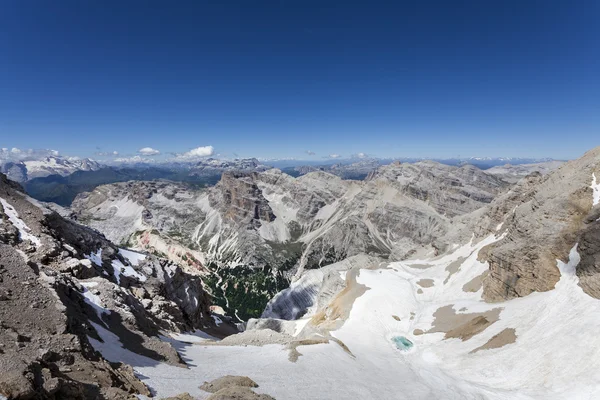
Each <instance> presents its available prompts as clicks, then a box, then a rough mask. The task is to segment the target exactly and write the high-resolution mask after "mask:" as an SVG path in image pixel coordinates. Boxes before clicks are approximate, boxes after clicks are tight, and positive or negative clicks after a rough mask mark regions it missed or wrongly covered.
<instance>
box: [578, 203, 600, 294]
mask: <svg viewBox="0 0 600 400" xmlns="http://www.w3.org/2000/svg"><path fill="white" fill-rule="evenodd" d="M590 219H591V221H589V223H588V224H587V225H586V226H585V228H584V229H582V231H581V232H580V235H579V239H578V243H579V246H578V247H577V250H579V254H580V256H581V261H580V262H579V265H578V266H577V276H578V277H579V285H580V286H581V287H582V288H583V290H584V291H585V292H586V293H587V294H589V295H590V296H593V297H595V298H597V299H600V206H596V212H595V213H593V214H592V215H591V218H590Z"/></svg>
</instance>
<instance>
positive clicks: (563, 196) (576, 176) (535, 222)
mask: <svg viewBox="0 0 600 400" xmlns="http://www.w3.org/2000/svg"><path fill="white" fill-rule="evenodd" d="M593 172H595V173H596V175H598V173H599V172H600V148H596V149H594V150H592V151H589V152H588V153H586V154H585V155H584V156H583V157H582V158H580V159H578V160H575V161H571V162H568V163H565V164H564V165H563V166H562V167H560V168H559V169H557V170H555V171H553V172H552V173H550V174H548V175H546V176H545V177H541V176H539V175H537V176H532V177H528V178H527V179H525V180H524V181H522V182H521V183H520V184H519V185H518V186H517V187H515V188H514V189H513V190H511V191H510V192H509V193H507V194H505V195H503V196H500V197H499V198H497V199H496V200H494V202H493V203H492V204H491V206H490V208H489V210H488V213H487V215H486V216H484V217H483V218H482V219H481V220H480V221H479V222H478V223H477V224H476V225H480V227H481V226H487V227H488V228H487V229H488V233H489V232H490V231H491V229H490V228H491V226H493V225H494V224H500V223H502V222H503V223H504V225H503V227H502V229H501V232H505V234H506V236H505V237H504V238H503V239H502V240H500V241H499V242H496V243H494V244H492V245H490V246H488V247H487V248H484V249H483V250H482V251H481V252H480V259H482V260H485V261H488V262H489V266H490V273H489V275H488V276H487V277H486V278H485V279H484V282H483V287H484V293H483V295H484V298H485V299H486V300H488V301H502V300H505V299H510V298H514V297H520V296H526V295H528V294H530V293H531V292H534V291H547V290H551V289H553V288H554V286H555V284H556V282H558V280H559V279H560V272H559V271H558V268H557V266H556V260H557V259H561V260H566V259H567V258H568V253H569V251H570V249H571V248H572V247H573V246H574V245H575V244H576V243H578V242H579V243H580V251H581V254H582V263H581V264H580V266H579V269H578V275H580V276H582V278H583V279H582V283H581V284H582V287H583V288H584V290H585V291H586V292H587V293H588V294H590V295H593V296H596V297H598V295H600V284H599V283H600V279H599V278H597V276H598V274H597V273H598V272H600V268H599V267H598V257H599V255H598V252H599V245H598V244H597V243H598V238H599V236H598V233H599V228H598V226H597V225H598V224H599V223H600V222H598V221H597V220H596V219H594V217H593V216H594V215H596V214H597V213H598V210H597V209H598V206H596V207H594V208H592V190H591V188H590V183H591V181H592V173H593ZM519 197H521V199H520V200H519ZM510 207H513V211H512V212H511V211H508V214H506V215H505V216H504V217H502V218H503V219H504V221H503V220H502V219H501V218H500V216H501V215H502V214H503V212H506V211H507V209H508V208H510ZM500 211H502V212H500ZM596 218H597V217H596ZM481 233H484V232H481Z"/></svg>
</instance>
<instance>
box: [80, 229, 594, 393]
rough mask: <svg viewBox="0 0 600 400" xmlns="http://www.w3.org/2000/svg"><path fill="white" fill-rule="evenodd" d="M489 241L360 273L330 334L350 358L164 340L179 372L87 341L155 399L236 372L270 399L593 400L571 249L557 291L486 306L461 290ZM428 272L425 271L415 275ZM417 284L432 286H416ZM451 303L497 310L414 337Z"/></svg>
mask: <svg viewBox="0 0 600 400" xmlns="http://www.w3.org/2000/svg"><path fill="white" fill-rule="evenodd" d="M494 240H497V238H494V237H490V238H488V239H486V240H484V241H482V242H480V243H478V244H468V245H465V246H462V247H459V248H458V249H457V250H456V251H455V252H454V253H453V254H451V255H449V256H446V257H443V258H440V259H431V260H418V261H414V262H412V263H393V264H391V265H390V267H391V268H388V269H379V270H361V271H360V275H359V276H358V277H357V282H358V283H359V284H363V285H365V286H367V287H368V288H369V289H368V290H367V291H366V292H365V293H364V294H362V295H361V296H360V297H359V298H358V299H356V300H355V302H354V304H353V307H352V310H351V312H350V315H349V318H348V320H347V321H346V322H345V324H344V325H343V326H342V328H341V329H339V330H337V331H335V332H332V333H333V335H334V336H335V337H337V338H338V339H340V340H341V341H343V342H344V344H345V345H346V346H347V347H348V348H349V350H350V351H351V352H352V355H350V354H348V353H347V352H346V351H344V350H343V349H342V348H341V347H340V346H339V345H338V344H336V343H333V342H331V343H329V344H319V345H312V346H301V347H299V348H298V350H299V351H300V353H302V356H301V357H299V359H298V360H297V362H295V363H294V362H291V361H289V360H288V351H287V350H286V349H284V347H283V346H280V345H267V346H263V347H254V346H247V347H241V346H207V345H203V344H202V341H203V340H206V339H205V338H203V337H201V336H202V335H200V337H199V339H197V340H190V338H189V337H188V338H185V337H179V338H176V339H183V341H181V340H176V339H170V340H169V341H170V342H171V343H173V345H174V347H175V348H177V349H178V351H179V352H180V353H181V355H182V357H183V359H184V360H185V361H186V362H187V363H188V364H189V368H188V369H183V368H178V367H174V366H168V365H165V364H161V363H159V362H156V361H154V360H151V359H148V358H145V357H142V356H139V355H136V354H133V353H131V352H128V351H125V350H123V349H122V348H121V346H120V343H119V342H118V338H117V337H116V336H114V335H113V334H112V333H110V332H108V331H106V330H105V329H104V328H103V327H100V326H97V329H98V331H99V333H100V335H101V337H102V338H103V339H104V340H105V343H100V342H97V341H94V340H93V339H92V344H93V345H94V346H95V347H96V348H97V349H98V350H100V351H101V352H102V354H104V356H105V357H106V358H108V359H109V360H112V361H124V362H126V363H129V364H131V365H132V366H133V367H134V369H135V371H136V373H137V374H138V376H139V377H140V378H141V379H142V380H143V381H144V383H146V384H147V385H148V386H149V387H150V388H151V389H152V390H153V391H154V392H155V394H156V395H157V396H158V397H166V396H172V395H175V394H178V393H181V392H189V393H190V394H192V395H193V396H197V397H199V398H206V397H207V396H208V393H205V392H203V391H201V390H200V389H199V388H198V386H200V385H201V384H202V383H203V382H204V381H207V380H212V379H215V378H218V377H221V376H223V375H228V374H232V375H247V376H249V377H251V378H252V379H254V380H255V381H256V382H257V383H258V384H259V385H260V387H259V388H258V391H259V392H264V393H268V394H270V395H272V396H274V397H275V398H278V399H307V398H310V399H334V398H356V399H432V398H434V399H438V398H439V399H442V398H443V399H507V400H508V399H595V398H600V338H599V337H598V335H597V334H596V333H597V332H598V331H600V318H598V315H600V301H598V300H596V299H593V298H591V297H589V296H587V295H586V294H585V293H583V291H582V290H581V288H580V287H579V286H578V285H577V283H578V278H577V277H576V275H575V266H576V264H577V263H578V261H579V256H578V254H577V251H576V248H574V249H573V250H572V251H571V254H570V261H569V263H568V264H563V263H561V262H558V267H559V269H560V271H561V274H562V277H561V280H560V282H559V283H558V284H557V285H556V288H555V289H554V290H551V291H549V292H545V293H536V294H532V295H530V296H527V297H525V298H521V299H517V300H512V301H507V302H504V303H496V304H486V303H483V302H482V301H481V290H479V291H478V292H475V293H472V292H464V291H463V290H462V288H463V285H464V284H465V283H466V282H468V281H470V280H471V279H473V278H474V277H476V276H478V275H480V274H481V273H482V272H484V271H485V270H486V269H487V265H485V264H483V263H480V262H478V261H477V259H476V258H477V252H478V250H479V249H480V248H482V247H483V246H485V245H486V244H488V243H491V242H493V241H494ZM458 259H465V261H464V262H462V265H461V267H460V270H459V271H458V272H456V273H455V274H453V275H452V276H451V277H450V278H449V279H448V280H447V282H446V283H445V284H444V281H445V280H446V279H447V278H448V272H447V271H446V267H447V266H448V265H449V264H450V263H452V262H453V261H456V260H458ZM424 264H426V265H427V266H428V268H417V267H416V266H417V265H419V266H422V265H424ZM421 279H431V280H432V281H433V282H434V284H433V285H432V286H431V287H428V288H422V287H421V286H419V285H418V284H417V282H418V281H419V280H421ZM442 286H443V287H442ZM419 288H421V289H422V293H418V289H419ZM449 304H453V305H454V310H455V312H457V313H460V312H466V313H473V312H482V311H486V310H490V309H492V308H503V310H502V312H501V314H500V320H499V321H498V322H496V323H494V324H492V325H491V326H490V327H488V328H487V329H486V330H484V331H483V332H482V333H479V334H478V335H475V336H473V337H472V338H471V339H469V340H467V341H461V340H460V339H448V340H443V336H444V334H443V333H432V334H425V335H414V334H413V332H414V329H417V328H419V329H422V330H427V329H429V328H430V327H431V324H432V322H433V320H434V318H433V313H434V312H435V311H436V310H437V309H439V308H440V307H442V306H446V305H449ZM459 310H461V311H459ZM393 315H395V316H397V317H398V318H399V319H400V321H398V320H397V319H396V318H393V317H392V316H393ZM305 322H306V321H302V322H301V323H305ZM505 328H514V329H516V335H517V339H516V342H515V343H511V344H507V345H505V346H503V347H501V348H497V349H492V350H482V351H478V352H476V353H472V354H471V353H470V352H471V351H472V350H474V349H476V348H478V347H479V346H482V345H483V344H485V343H486V342H488V341H489V340H490V339H491V337H492V336H494V335H496V334H497V333H499V332H501V331H502V330H504V329H505ZM397 336H404V337H405V338H407V339H408V340H410V341H411V342H412V343H413V346H412V347H411V348H410V349H407V350H405V351H399V350H398V349H397V348H396V346H395V344H394V341H393V340H392V339H393V338H394V337H397ZM194 337H198V335H194ZM190 341H193V342H195V343H194V344H191V343H187V342H190Z"/></svg>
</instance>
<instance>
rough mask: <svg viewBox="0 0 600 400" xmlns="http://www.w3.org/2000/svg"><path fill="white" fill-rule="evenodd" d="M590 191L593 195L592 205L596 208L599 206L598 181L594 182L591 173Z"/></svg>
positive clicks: (599, 191) (599, 185) (599, 182)
mask: <svg viewBox="0 0 600 400" xmlns="http://www.w3.org/2000/svg"><path fill="white" fill-rule="evenodd" d="M591 188H592V191H593V193H594V197H593V199H594V200H593V203H592V204H593V205H594V206H596V205H598V204H600V181H596V174H594V173H592V186H591Z"/></svg>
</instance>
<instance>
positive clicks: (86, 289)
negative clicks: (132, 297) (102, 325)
mask: <svg viewBox="0 0 600 400" xmlns="http://www.w3.org/2000/svg"><path fill="white" fill-rule="evenodd" d="M79 283H80V284H81V286H83V293H82V296H83V298H84V301H85V302H86V303H87V304H89V305H90V306H92V308H93V309H94V311H96V314H98V318H100V320H102V314H109V313H110V310H108V309H106V308H104V307H103V306H102V300H100V297H99V296H97V295H95V294H93V293H92V292H91V291H90V288H93V287H96V286H98V282H95V281H80V282H79Z"/></svg>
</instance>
